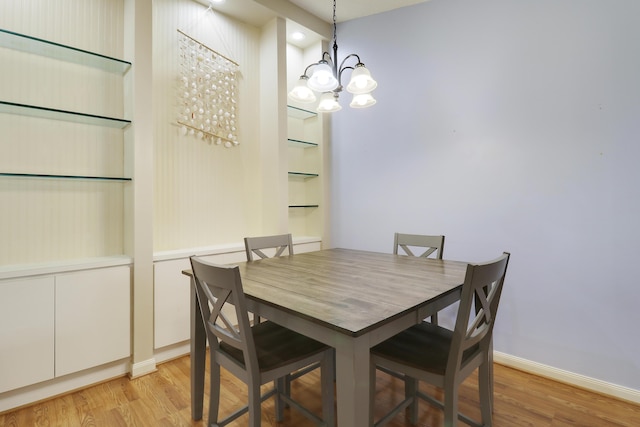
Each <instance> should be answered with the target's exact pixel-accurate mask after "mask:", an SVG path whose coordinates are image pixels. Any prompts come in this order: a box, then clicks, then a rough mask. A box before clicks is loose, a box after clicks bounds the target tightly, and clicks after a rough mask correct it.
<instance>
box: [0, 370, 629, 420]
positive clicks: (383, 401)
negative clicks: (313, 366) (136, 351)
mask: <svg viewBox="0 0 640 427" xmlns="http://www.w3.org/2000/svg"><path fill="white" fill-rule="evenodd" d="M207 364H208V362H207ZM189 366H190V363H189V357H181V358H179V359H176V360H173V361H170V362H167V363H164V364H161V365H159V367H158V371H157V372H155V373H153V374H150V375H146V376H144V377H140V378H136V379H133V380H130V379H129V378H118V379H115V380H112V381H109V382H106V383H103V384H100V385H96V386H93V387H90V388H87V389H84V390H81V391H77V392H74V393H71V394H68V395H64V396H61V397H57V398H54V399H50V400H47V401H44V402H40V403H37V404H34V405H31V406H28V407H25V408H21V409H18V410H15V411H11V412H5V413H4V414H0V426H3V427H5V426H6V427H32V426H48V427H54V426H68V427H77V426H82V427H90V426H107V427H112V426H113V427H117V426H139V427H162V426H206V423H205V421H192V420H191V409H190V395H189ZM223 381H224V384H223V392H222V394H223V399H222V411H225V412H223V413H227V412H226V411H231V410H232V409H233V408H235V407H236V406H239V405H240V404H241V403H242V402H244V401H245V399H246V388H245V386H244V384H243V383H242V382H239V381H237V380H235V378H233V376H232V375H230V374H229V373H228V372H226V371H224V370H223ZM208 384H209V383H208V379H207V382H206V384H205V386H206V388H207V389H208V387H209V385H208ZM475 384H476V378H475V377H474V376H472V377H471V378H469V379H468V380H467V381H466V382H465V384H464V385H463V387H462V391H461V395H460V409H461V410H462V411H464V412H466V413H467V414H468V415H470V416H472V417H477V416H478V415H479V410H478V409H477V407H478V397H477V388H476V386H475ZM494 387H495V413H494V425H495V426H497V427H517V426H535V427H538V426H554V427H564V426H580V427H605V426H606V427H609V426H614V427H615V426H625V427H636V426H640V406H639V405H634V404H631V403H627V402H623V401H620V400H616V399H612V398H608V397H605V396H602V395H598V394H594V393H590V392H587V391H584V390H581V389H577V388H574V387H570V386H567V385H564V384H560V383H556V382H553V381H550V380H548V379H544V378H540V377H536V376H533V375H530V374H527V373H523V372H520V371H517V370H514V369H510V368H507V367H504V366H501V365H496V367H495V382H494ZM319 389H320V387H319V375H318V373H317V372H313V373H311V374H309V375H307V376H306V377H303V378H301V379H300V380H297V381H296V382H295V383H294V385H293V393H294V395H296V396H297V397H298V398H299V399H302V400H303V401H304V402H306V404H307V405H309V407H310V408H313V409H315V410H316V411H317V413H318V414H320V396H319V394H318V390H319ZM376 390H377V394H376V413H377V417H380V416H382V415H383V413H384V412H385V411H386V410H388V409H389V408H390V407H391V405H392V404H393V403H394V402H397V401H399V400H400V398H401V395H402V391H403V385H402V383H401V382H400V381H399V380H398V379H396V378H392V377H390V376H388V375H386V374H383V373H378V379H377V388H376ZM425 390H426V388H425ZM206 399H208V393H207V395H206ZM207 408H208V402H207V401H205V419H206V414H207V412H206V411H207ZM273 412H274V411H273V399H269V400H268V401H267V402H265V403H264V404H263V406H262V425H263V426H268V427H274V426H279V427H280V426H281V427H284V426H292V427H293V426H294V427H306V426H310V425H312V424H311V423H310V422H309V421H307V420H306V419H305V418H303V417H302V416H300V415H299V414H297V413H296V412H295V411H291V410H287V412H286V419H285V421H284V422H283V423H280V424H278V423H276V422H275V420H274V417H273ZM246 423H247V416H246V415H245V416H243V417H241V418H240V419H238V420H237V421H236V422H235V423H233V424H231V425H232V426H236V427H240V426H245V425H246ZM441 423H442V417H441V413H440V412H439V411H438V410H436V409H434V408H431V407H429V406H428V405H427V404H426V403H425V402H421V403H420V420H419V423H418V425H419V426H420V427H436V426H440V425H441ZM387 425H388V426H389V427H405V426H409V425H410V424H409V423H408V422H407V421H405V420H404V416H403V415H398V416H397V417H396V418H395V419H394V420H393V421H392V422H391V423H389V424H387ZM460 425H463V424H462V423H461V424H460ZM341 427H343V426H341Z"/></svg>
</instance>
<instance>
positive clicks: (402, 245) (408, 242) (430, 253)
mask: <svg viewBox="0 0 640 427" xmlns="http://www.w3.org/2000/svg"><path fill="white" fill-rule="evenodd" d="M400 250H402V251H403V252H404V253H403V252H401V251H400ZM418 250H420V252H417V251H418ZM414 251H416V253H417V254H418V255H416V254H414ZM443 252H444V236H429V235H424V234H404V233H395V234H394V236H393V253H394V254H395V255H408V256H417V257H423V258H428V257H431V258H436V259H442V254H443ZM431 323H435V324H436V325H437V324H438V313H434V314H432V315H431Z"/></svg>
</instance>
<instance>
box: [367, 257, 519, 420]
mask: <svg viewBox="0 0 640 427" xmlns="http://www.w3.org/2000/svg"><path fill="white" fill-rule="evenodd" d="M509 257H510V254H509V253H508V252H505V253H503V255H502V256H500V257H499V258H497V259H495V260H493V261H490V262H487V263H483V264H469V265H468V266H467V271H466V275H465V280H464V284H463V285H462V294H461V298H460V305H459V307H458V314H457V317H456V324H455V328H454V330H449V329H446V328H443V327H441V326H439V325H434V324H432V323H428V322H421V323H420V324H418V325H415V326H413V327H411V328H409V329H407V330H405V331H403V332H400V333H399V334H397V335H394V336H393V337H391V338H389V339H388V340H386V341H383V342H382V343H380V344H378V345H376V346H375V347H373V348H372V349H371V352H370V354H371V360H370V366H371V384H372V385H371V390H370V393H371V394H370V399H371V407H372V408H373V407H374V404H373V403H374V399H375V378H376V368H377V367H384V368H385V369H389V370H392V371H394V372H400V373H402V374H404V375H405V377H404V381H405V398H404V400H403V401H402V402H400V403H399V404H398V405H397V406H396V407H395V408H394V409H393V410H392V411H391V412H390V413H389V414H387V415H386V416H384V417H383V418H381V419H380V420H378V421H377V422H376V423H373V421H374V419H373V409H372V410H371V414H370V418H371V420H370V421H371V423H373V425H374V426H376V427H379V426H382V425H384V424H386V423H387V422H389V421H390V420H391V419H392V418H393V417H394V416H395V415H397V414H398V413H399V412H400V411H402V410H403V409H405V408H409V412H410V414H409V420H410V422H411V424H412V425H415V424H416V422H417V419H418V401H419V398H422V399H424V400H426V401H427V402H429V403H430V404H432V405H435V406H437V407H439V408H441V409H443V410H444V426H445V427H452V426H454V425H457V419H460V420H462V421H464V422H465V423H467V424H470V425H482V426H490V425H492V412H493V399H492V394H493V385H492V382H493V375H492V373H493V371H492V369H491V364H492V362H493V358H492V357H491V351H492V336H493V327H494V325H495V320H496V313H497V311H498V303H499V302H500V295H501V293H502V287H503V284H504V278H505V274H506V272H507V265H508V263H509ZM476 369H478V388H479V393H480V412H481V416H482V423H481V424H478V423H476V422H475V421H474V420H472V419H471V418H469V417H467V416H465V415H463V414H460V413H459V412H458V389H459V386H460V384H461V383H462V382H463V381H464V380H465V379H466V378H467V377H468V376H469V375H471V374H472V373H473V372H474V371H475V370H476ZM419 381H424V382H427V383H429V384H432V385H434V386H436V387H439V388H441V389H443V390H444V402H441V401H438V400H437V399H435V398H434V397H432V396H429V395H427V394H425V393H423V392H422V391H420V389H419V387H418V382H419Z"/></svg>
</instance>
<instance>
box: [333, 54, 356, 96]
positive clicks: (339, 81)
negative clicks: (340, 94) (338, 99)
mask: <svg viewBox="0 0 640 427" xmlns="http://www.w3.org/2000/svg"><path fill="white" fill-rule="evenodd" d="M342 62H343V63H344V61H342ZM354 69H355V68H354V67H341V68H340V71H339V72H338V89H340V91H342V73H343V72H344V70H354ZM336 90H337V89H336Z"/></svg>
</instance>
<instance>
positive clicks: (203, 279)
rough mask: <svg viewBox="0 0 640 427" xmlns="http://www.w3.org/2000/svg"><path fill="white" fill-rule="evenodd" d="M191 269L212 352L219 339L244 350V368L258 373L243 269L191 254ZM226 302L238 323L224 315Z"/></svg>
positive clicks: (215, 348)
mask: <svg viewBox="0 0 640 427" xmlns="http://www.w3.org/2000/svg"><path fill="white" fill-rule="evenodd" d="M191 269H192V271H193V276H194V279H195V280H194V282H195V284H196V291H197V294H198V299H199V300H200V311H201V314H202V321H203V322H204V324H205V325H206V330H207V338H208V339H209V347H210V348H211V349H212V351H213V350H217V349H218V347H219V345H220V342H224V343H226V344H228V345H231V346H233V347H235V348H238V349H240V350H242V353H243V356H244V361H245V369H247V370H249V371H250V372H254V373H257V372H258V369H259V366H258V357H257V353H256V349H255V343H254V341H253V334H252V333H251V326H250V323H249V313H248V311H247V302H246V298H245V295H244V291H243V289H242V279H241V278H240V269H239V268H238V266H230V267H229V266H222V265H216V264H213V263H210V262H207V261H205V260H203V259H199V258H198V257H195V256H192V257H191ZM227 305H230V307H229V308H228V309H227V310H234V312H235V314H236V318H237V324H235V323H234V322H233V321H232V320H230V319H229V318H228V317H227V316H226V315H225V314H224V312H223V308H224V307H225V306H227Z"/></svg>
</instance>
